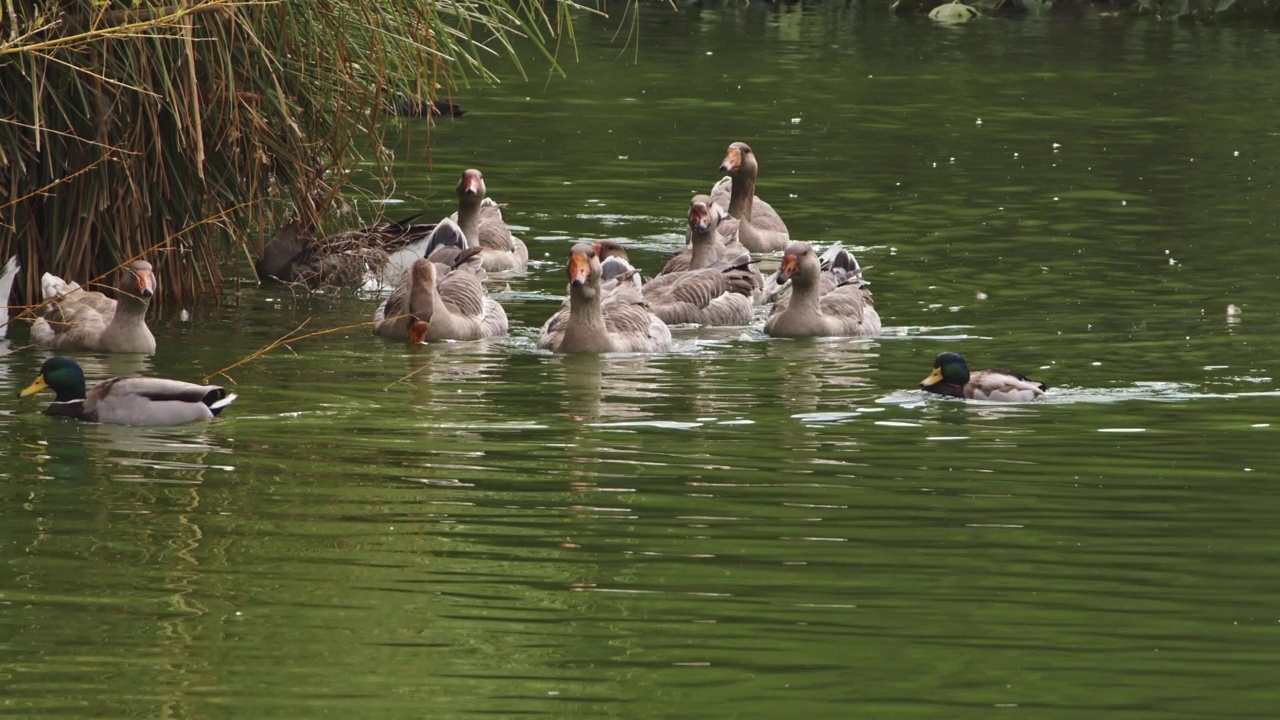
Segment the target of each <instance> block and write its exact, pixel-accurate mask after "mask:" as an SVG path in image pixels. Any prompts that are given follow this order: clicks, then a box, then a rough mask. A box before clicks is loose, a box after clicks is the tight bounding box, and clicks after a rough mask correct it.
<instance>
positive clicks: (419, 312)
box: [373, 248, 507, 342]
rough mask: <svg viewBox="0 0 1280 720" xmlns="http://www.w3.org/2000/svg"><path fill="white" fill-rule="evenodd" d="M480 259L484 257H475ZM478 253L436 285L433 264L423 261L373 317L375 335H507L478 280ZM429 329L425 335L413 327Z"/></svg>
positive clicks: (474, 251)
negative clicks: (423, 325) (422, 326)
mask: <svg viewBox="0 0 1280 720" xmlns="http://www.w3.org/2000/svg"><path fill="white" fill-rule="evenodd" d="M477 256H480V257H477ZM482 256H483V255H482V251H481V250H480V248H471V249H469V251H468V252H467V253H465V254H464V255H462V256H459V258H458V259H457V261H456V262H455V264H454V265H453V267H452V268H450V269H449V271H448V272H446V273H445V274H443V275H442V276H440V277H439V278H438V279H437V274H438V273H439V272H440V271H439V269H438V266H437V265H436V263H435V262H433V261H431V260H428V259H425V258H420V259H418V260H417V261H415V262H414V263H413V267H412V268H411V269H410V272H409V275H408V276H407V277H405V279H404V280H403V281H402V282H401V283H400V285H399V286H398V287H396V289H395V290H394V291H393V292H392V293H391V296H390V297H388V298H387V299H386V301H385V302H384V303H383V304H382V305H380V306H378V310H377V311H376V312H375V313H374V316H373V319H374V332H375V333H376V334H378V335H381V336H383V337H387V338H391V339H394V340H410V339H413V340H414V342H420V341H427V340H479V339H480V338H486V337H494V336H497V335H505V334H506V332H507V314H506V312H505V311H504V310H503V309H502V306H501V305H499V304H498V302H497V301H496V300H494V299H493V298H490V297H489V296H488V295H487V293H486V292H485V289H484V283H483V282H481V280H480V278H479V277H478V276H477V275H476V272H475V271H476V270H479V269H480V268H479V267H477V266H478V265H479V264H480V259H481V257H482ZM421 324H425V325H426V326H427V327H426V330H425V334H424V333H422V332H421V329H418V330H417V331H415V326H418V325H421Z"/></svg>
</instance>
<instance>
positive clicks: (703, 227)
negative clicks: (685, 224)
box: [689, 205, 711, 233]
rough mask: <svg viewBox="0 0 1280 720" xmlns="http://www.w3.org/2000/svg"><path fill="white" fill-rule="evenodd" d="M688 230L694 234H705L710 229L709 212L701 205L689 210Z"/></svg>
mask: <svg viewBox="0 0 1280 720" xmlns="http://www.w3.org/2000/svg"><path fill="white" fill-rule="evenodd" d="M689 228H690V229H692V230H693V231H694V232H696V233H705V232H706V231H707V230H709V229H710V228H711V211H710V210H708V209H707V208H706V207H705V206H703V205H697V206H694V207H692V208H689Z"/></svg>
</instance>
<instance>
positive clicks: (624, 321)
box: [538, 243, 671, 353]
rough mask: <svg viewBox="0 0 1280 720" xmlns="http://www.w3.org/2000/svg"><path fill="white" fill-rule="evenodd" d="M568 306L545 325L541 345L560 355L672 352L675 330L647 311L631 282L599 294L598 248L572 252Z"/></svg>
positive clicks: (577, 247)
mask: <svg viewBox="0 0 1280 720" xmlns="http://www.w3.org/2000/svg"><path fill="white" fill-rule="evenodd" d="M568 270H569V306H568V307H562V308H561V309H560V310H559V311H558V312H556V314H554V315H552V316H551V318H550V319H549V320H547V322H546V324H544V325H543V326H542V330H541V332H539V334H538V347H539V348H542V349H544V350H551V351H552V352H558V353H606V352H660V351H663V350H669V349H670V348H671V330H670V329H669V328H667V324H666V323H664V322H663V321H662V319H661V318H659V317H658V316H657V315H654V314H653V313H651V312H649V309H648V308H647V307H646V306H645V301H644V298H643V297H642V296H641V295H640V293H639V291H637V290H636V289H635V287H634V286H633V285H631V283H629V282H620V283H619V284H618V286H617V287H616V288H615V289H614V290H613V291H612V292H609V293H605V292H603V291H602V290H601V287H600V285H601V269H600V259H599V258H598V257H597V253H596V249H595V248H594V247H593V246H591V245H588V244H586V243H578V244H577V245H574V246H573V249H572V250H571V251H570V252H569V268H568Z"/></svg>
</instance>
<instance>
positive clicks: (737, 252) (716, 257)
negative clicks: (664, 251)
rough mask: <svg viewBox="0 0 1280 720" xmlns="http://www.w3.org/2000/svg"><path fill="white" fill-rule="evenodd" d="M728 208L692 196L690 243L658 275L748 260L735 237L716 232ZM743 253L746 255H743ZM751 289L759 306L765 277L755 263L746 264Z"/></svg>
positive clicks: (764, 295)
mask: <svg viewBox="0 0 1280 720" xmlns="http://www.w3.org/2000/svg"><path fill="white" fill-rule="evenodd" d="M728 219H729V216H728V214H727V211H726V210H724V209H723V208H721V207H720V206H719V205H716V204H715V203H714V202H712V201H711V198H710V197H709V196H707V195H695V196H694V197H693V199H692V200H691V201H690V202H689V245H688V246H687V247H685V248H684V249H683V250H681V251H680V252H678V253H676V254H675V255H674V256H673V257H672V258H671V259H670V260H668V261H667V264H666V265H665V266H664V267H663V268H662V272H661V273H659V276H661V275H666V274H667V273H672V272H681V271H683V270H698V269H701V268H706V267H711V266H712V265H713V264H715V263H716V262H727V263H728V264H729V265H735V266H736V265H742V264H743V263H744V262H750V260H751V258H750V256H749V253H748V250H747V249H746V248H745V247H743V245H742V243H740V242H738V239H737V237H736V236H735V237H733V238H732V239H726V238H724V236H722V235H720V234H719V233H718V232H717V229H718V228H719V226H720V223H721V222H722V221H724V220H728ZM744 255H747V257H746V258H745V260H744V258H743V256H744ZM747 269H748V271H749V272H750V273H751V281H752V284H753V285H754V289H753V290H752V293H751V299H752V302H753V304H755V305H762V304H764V302H765V300H766V294H765V277H764V275H763V274H762V273H761V272H760V268H758V267H756V266H755V265H754V264H751V265H749V266H747Z"/></svg>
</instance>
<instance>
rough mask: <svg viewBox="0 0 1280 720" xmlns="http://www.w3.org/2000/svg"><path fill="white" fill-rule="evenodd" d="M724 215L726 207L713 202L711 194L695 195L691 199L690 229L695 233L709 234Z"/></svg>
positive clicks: (717, 225)
mask: <svg viewBox="0 0 1280 720" xmlns="http://www.w3.org/2000/svg"><path fill="white" fill-rule="evenodd" d="M724 217H725V213H724V208H722V207H720V206H719V205H716V204H715V203H713V202H711V197H710V196H709V195H694V196H693V200H691V201H689V229H690V230H691V231H693V234H694V235H709V234H710V233H712V232H713V231H714V230H715V229H716V228H717V227H719V225H720V221H721V220H723V219H724Z"/></svg>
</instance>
